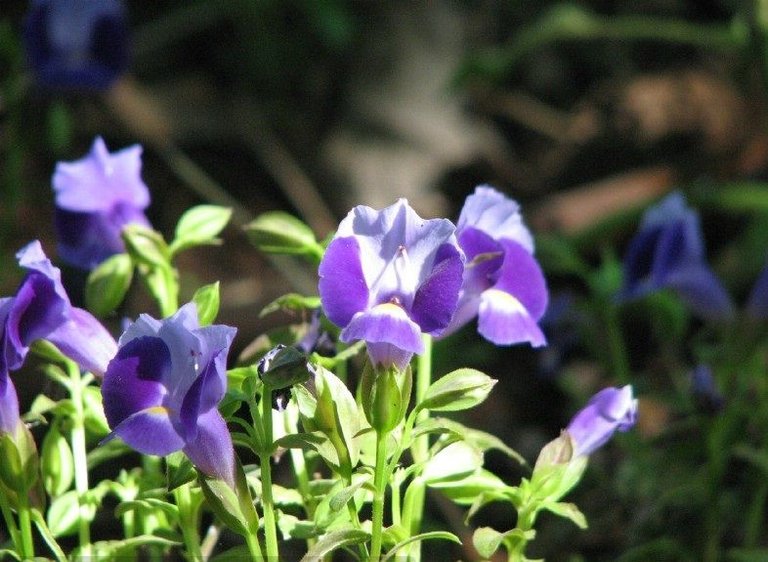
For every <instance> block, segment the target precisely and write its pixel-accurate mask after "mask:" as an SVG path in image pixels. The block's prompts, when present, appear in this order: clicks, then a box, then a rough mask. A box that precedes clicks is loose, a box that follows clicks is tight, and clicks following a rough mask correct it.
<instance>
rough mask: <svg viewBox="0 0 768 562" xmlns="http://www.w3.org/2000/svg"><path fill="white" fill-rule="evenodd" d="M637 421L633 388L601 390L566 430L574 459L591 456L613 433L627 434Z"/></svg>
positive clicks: (628, 386)
mask: <svg viewBox="0 0 768 562" xmlns="http://www.w3.org/2000/svg"><path fill="white" fill-rule="evenodd" d="M636 421H637V399H636V398H634V397H633V396H632V386H631V385H626V386H624V387H622V388H614V387H609V388H604V389H603V390H601V391H600V392H598V393H597V394H595V395H594V396H593V397H592V398H591V399H590V401H589V403H588V404H587V405H586V406H585V407H584V409H582V410H581V411H579V412H578V413H577V414H576V415H575V416H574V417H573V419H572V420H571V423H569V424H568V427H567V428H566V430H567V431H568V433H569V434H570V436H571V439H572V440H573V444H574V451H573V456H574V457H576V456H578V455H590V454H592V453H593V452H594V451H595V450H596V449H598V448H599V447H601V446H603V445H604V444H605V443H606V442H607V441H608V440H609V439H610V438H611V437H612V436H613V434H614V432H616V431H628V430H629V429H631V428H632V426H634V425H635V422H636Z"/></svg>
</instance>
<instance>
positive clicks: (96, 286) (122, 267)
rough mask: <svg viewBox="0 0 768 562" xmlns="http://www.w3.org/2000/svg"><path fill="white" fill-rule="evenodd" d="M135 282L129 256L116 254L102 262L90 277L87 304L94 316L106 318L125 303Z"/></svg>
mask: <svg viewBox="0 0 768 562" xmlns="http://www.w3.org/2000/svg"><path fill="white" fill-rule="evenodd" d="M132 280H133V261H131V257H130V256H129V255H128V254H116V255H114V256H112V257H109V258H107V259H106V260H104V261H103V262H101V263H100V264H99V265H98V266H97V267H96V268H95V269H94V270H93V271H91V273H90V274H89V275H88V282H87V283H86V285H85V304H86V306H87V307H88V310H90V311H91V312H92V313H93V314H95V315H96V316H99V317H104V316H106V315H108V314H109V313H111V312H113V311H114V310H115V309H116V308H117V307H118V306H120V303H121V302H123V299H124V298H125V294H126V293H127V292H128V289H129V288H130V286H131V281H132Z"/></svg>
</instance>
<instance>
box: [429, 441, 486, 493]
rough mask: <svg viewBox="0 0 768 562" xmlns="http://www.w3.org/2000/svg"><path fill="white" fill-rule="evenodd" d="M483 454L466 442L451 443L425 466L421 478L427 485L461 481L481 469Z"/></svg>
mask: <svg viewBox="0 0 768 562" xmlns="http://www.w3.org/2000/svg"><path fill="white" fill-rule="evenodd" d="M482 465H483V454H482V453H481V452H480V451H479V450H478V449H477V448H476V447H473V446H472V445H470V444H469V443H466V442H464V441H457V442H456V443H451V444H450V445H448V446H447V447H445V448H444V449H441V450H440V452H438V453H437V454H436V455H434V456H433V457H431V458H430V459H429V460H428V461H427V462H426V464H425V465H424V471H423V472H422V474H421V476H422V478H423V479H424V481H425V482H426V483H427V485H431V484H434V483H437V482H445V481H450V480H460V479H461V478H464V477H466V476H468V475H469V474H472V473H473V472H475V471H476V470H478V469H480V467H482Z"/></svg>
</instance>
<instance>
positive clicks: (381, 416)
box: [360, 364, 412, 433]
mask: <svg viewBox="0 0 768 562" xmlns="http://www.w3.org/2000/svg"><path fill="white" fill-rule="evenodd" d="M411 383H412V375H411V367H410V366H408V367H406V368H405V370H404V371H399V370H397V369H396V368H394V367H389V368H384V369H381V370H377V369H374V368H373V367H371V366H370V364H368V365H366V367H365V369H364V371H363V378H362V383H361V392H362V394H361V397H360V398H361V401H362V404H363V411H364V412H365V417H366V419H367V420H368V423H370V424H371V427H373V429H375V430H376V431H377V432H378V433H389V432H390V431H392V430H393V429H395V428H396V427H397V426H398V424H400V422H402V421H403V419H404V418H405V412H406V409H407V408H408V402H409V401H410V399H411Z"/></svg>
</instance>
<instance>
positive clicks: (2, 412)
mask: <svg viewBox="0 0 768 562" xmlns="http://www.w3.org/2000/svg"><path fill="white" fill-rule="evenodd" d="M12 306H13V298H11V297H7V298H3V299H0V327H4V326H5V321H6V319H7V318H8V314H9V313H10V311H11V307H12ZM3 340H5V338H3ZM0 361H3V363H5V361H4V360H3V359H2V358H0ZM19 421H20V418H19V399H18V397H17V396H16V388H15V387H14V386H13V381H11V378H10V377H9V376H8V369H5V368H3V369H0V435H2V434H3V433H11V434H15V432H16V427H17V426H18V424H19Z"/></svg>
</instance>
